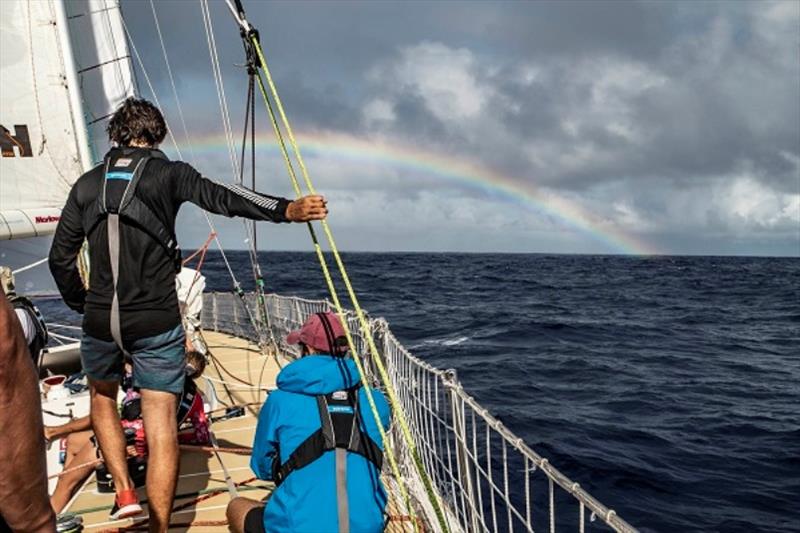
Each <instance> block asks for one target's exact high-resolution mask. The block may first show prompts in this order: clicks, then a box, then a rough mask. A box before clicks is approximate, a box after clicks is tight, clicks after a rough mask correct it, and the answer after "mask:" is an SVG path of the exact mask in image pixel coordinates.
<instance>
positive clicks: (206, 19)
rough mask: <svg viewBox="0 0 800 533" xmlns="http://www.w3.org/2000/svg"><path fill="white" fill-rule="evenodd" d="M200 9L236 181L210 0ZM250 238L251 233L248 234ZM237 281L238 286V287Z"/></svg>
mask: <svg viewBox="0 0 800 533" xmlns="http://www.w3.org/2000/svg"><path fill="white" fill-rule="evenodd" d="M200 11H201V13H202V15H203V27H204V29H205V32H206V42H207V43H208V53H209V56H210V58H211V71H212V74H213V76H214V84H215V86H216V89H217V99H218V101H219V106H220V113H221V115H222V128H223V131H224V132H225V140H226V142H227V145H228V156H229V157H230V160H231V169H232V170H233V179H234V182H235V181H236V176H237V175H238V174H239V171H238V165H237V160H236V149H235V147H234V141H233V133H232V130H231V124H230V115H229V114H228V104H227V98H226V97H225V85H224V83H223V80H222V71H221V69H220V67H219V55H218V54H217V44H216V40H215V39H214V28H213V25H212V23H211V12H210V11H209V9H208V2H207V1H206V0H200ZM244 225H245V229H246V228H247V224H246V222H245V223H244ZM247 236H248V238H249V237H250V235H249V234H248V235H247ZM238 286H239V285H238V282H237V287H238Z"/></svg>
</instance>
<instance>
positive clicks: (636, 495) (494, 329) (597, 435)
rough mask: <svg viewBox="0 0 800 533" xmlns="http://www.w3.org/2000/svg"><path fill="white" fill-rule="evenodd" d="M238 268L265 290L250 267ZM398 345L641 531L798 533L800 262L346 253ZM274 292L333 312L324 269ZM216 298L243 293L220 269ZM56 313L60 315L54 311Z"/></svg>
mask: <svg viewBox="0 0 800 533" xmlns="http://www.w3.org/2000/svg"><path fill="white" fill-rule="evenodd" d="M231 257H232V259H233V266H234V269H235V271H236V272H237V274H238V275H239V276H240V278H241V280H242V281H243V283H244V285H245V286H251V285H252V283H251V282H250V280H251V277H252V276H251V274H250V270H249V262H248V259H247V255H246V254H245V253H241V252H239V253H236V252H235V253H232V254H231ZM344 259H345V263H346V264H347V265H348V268H349V272H350V275H351V278H352V280H353V282H354V284H355V286H356V290H357V291H358V293H359V295H360V298H361V302H362V304H363V305H364V307H365V308H366V309H368V310H369V311H370V312H371V313H372V314H373V315H383V316H385V317H386V318H387V319H388V320H389V322H390V324H391V327H392V329H393V331H394V332H395V334H396V335H397V337H398V338H399V339H400V340H401V342H403V343H404V344H405V345H406V346H407V347H409V348H411V350H412V351H413V352H414V353H415V354H417V355H419V356H421V357H423V358H425V359H427V360H429V361H430V362H432V363H433V364H435V365H436V366H439V367H443V368H445V367H452V368H455V369H457V370H458V373H459V377H460V379H461V380H462V382H463V383H464V384H465V386H466V388H467V389H468V390H469V392H470V393H472V394H473V395H474V396H475V397H476V398H477V399H478V400H479V401H480V402H481V403H483V404H484V405H486V406H487V407H489V408H490V410H491V411H492V412H493V413H495V414H496V415H497V416H498V417H499V418H500V419H501V420H502V421H503V422H504V423H505V424H506V425H507V426H509V427H510V428H511V429H512V430H513V431H514V432H515V433H517V434H518V435H519V436H521V437H523V438H524V439H525V441H527V442H528V443H529V444H530V445H532V446H533V447H534V449H536V450H537V451H539V452H540V453H541V454H543V455H544V456H546V457H548V458H549V459H550V461H551V462H552V463H553V464H554V465H556V467H558V468H559V469H561V470H562V471H563V472H565V473H566V474H567V475H569V476H570V477H572V478H573V479H574V480H576V481H579V482H580V483H581V486H582V487H584V488H586V489H587V490H589V492H591V493H592V494H593V495H595V496H596V497H597V498H598V499H599V500H600V501H602V502H603V503H605V504H606V505H608V506H609V507H613V508H614V509H616V510H617V512H618V513H619V514H620V515H621V516H622V517H624V518H625V519H627V520H628V521H629V522H631V523H632V524H633V525H635V526H637V527H639V528H641V529H642V530H650V531H669V532H671V531H726V532H728V531H730V532H737V531H742V532H754V531H784V532H788V531H800V529H799V528H800V512H798V501H799V499H800V260H798V259H791V258H789V259H772V258H732V257H726V258H720V257H656V258H637V257H621V256H548V255H463V254H345V255H344ZM261 260H262V267H263V269H264V272H265V275H266V281H267V286H268V289H269V290H270V291H274V292H278V293H281V294H297V295H301V296H306V297H311V298H323V297H326V293H325V289H324V287H325V285H324V281H323V278H322V276H321V274H320V271H319V266H318V264H317V262H316V257H315V256H314V255H313V254H300V253H269V254H263V255H261ZM204 273H205V274H206V275H207V276H208V279H209V287H208V288H209V289H210V290H229V289H230V282H229V277H228V275H227V273H226V271H225V270H224V267H223V264H222V262H221V260H220V259H219V257H218V256H216V255H212V256H210V259H208V260H207V263H206V267H205V268H204ZM45 305H46V306H48V307H49V308H50V309H49V311H50V312H51V313H55V312H56V309H55V308H54V305H55V304H52V303H50V304H45Z"/></svg>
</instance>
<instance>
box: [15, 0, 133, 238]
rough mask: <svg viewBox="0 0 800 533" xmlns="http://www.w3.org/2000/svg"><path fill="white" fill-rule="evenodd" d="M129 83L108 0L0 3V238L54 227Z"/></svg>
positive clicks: (98, 150) (114, 5) (115, 14)
mask: <svg viewBox="0 0 800 533" xmlns="http://www.w3.org/2000/svg"><path fill="white" fill-rule="evenodd" d="M133 80H134V79H133V73H132V70H131V63H130V58H129V54H128V48H127V43H126V40H125V34H124V31H123V28H122V22H121V14H120V10H119V4H118V2H117V1H116V0H79V1H73V2H69V3H65V2H63V1H62V0H44V1H41V0H40V1H24V0H2V1H0V125H2V127H3V128H2V129H0V147H2V157H0V240H2V239H20V238H28V237H38V236H43V235H49V234H51V233H52V232H53V231H55V227H56V224H57V223H58V220H59V217H60V214H61V208H62V206H63V205H64V203H65V201H66V198H67V194H68V193H69V190H70V187H71V186H72V184H73V183H74V182H75V180H76V179H77V178H78V177H79V176H80V175H81V174H82V173H83V172H84V171H85V170H87V169H88V168H90V167H91V166H92V165H93V164H94V163H95V162H96V160H97V159H98V158H100V157H102V155H103V153H104V152H105V149H106V143H105V141H104V137H103V136H102V135H98V132H102V129H103V128H104V127H105V123H106V121H107V117H108V115H109V113H111V111H112V110H113V109H114V108H115V107H116V106H117V105H119V103H120V102H121V101H122V100H123V99H124V98H126V97H127V96H129V95H132V94H134V81H133Z"/></svg>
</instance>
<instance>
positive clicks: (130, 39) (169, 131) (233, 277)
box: [120, 17, 241, 290]
mask: <svg viewBox="0 0 800 533" xmlns="http://www.w3.org/2000/svg"><path fill="white" fill-rule="evenodd" d="M120 21H121V22H122V28H123V29H124V30H125V35H126V37H127V38H128V42H129V43H130V45H131V49H133V55H134V56H135V57H136V60H137V61H138V62H139V68H140V69H141V71H142V74H143V75H144V79H145V81H146V82H147V86H148V88H149V89H150V93H151V94H152V95H153V100H154V101H155V103H156V106H158V108H159V109H162V108H161V104H160V102H159V101H158V95H157V94H156V90H155V88H154V87H153V83H152V82H151V81H150V76H149V75H148V74H147V69H146V68H145V66H144V61H142V56H140V55H139V50H138V49H137V48H136V43H135V42H134V41H133V36H132V35H131V32H130V31H129V30H128V25H127V24H126V23H125V18H124V17H120ZM164 124H166V126H167V134H169V137H170V140H171V141H172V144H173V145H174V146H175V152H177V154H178V157H179V158H180V159H183V156H182V155H181V149H180V147H178V143H177V142H176V141H175V136H174V135H173V134H172V128H170V127H169V123H168V122H167V117H166V116H164ZM200 211H201V212H202V213H203V216H204V217H205V219H206V222H207V223H208V227H209V228H211V232H212V233H214V242H216V243H217V248H219V251H220V254H221V255H222V260H223V261H224V262H225V268H227V270H228V274H229V275H230V277H231V280H232V281H233V286H234V287H235V288H236V289H237V290H240V287H241V286H240V284H239V280H237V279H236V275H235V274H234V273H233V269H232V268H231V265H230V262H229V261H228V256H227V255H226V254H225V249H224V248H223V247H222V243H221V242H220V240H219V235H218V234H217V229H216V228H215V227H214V223H213V222H212V221H211V217H209V216H208V213H207V212H206V210H205V209H201V210H200Z"/></svg>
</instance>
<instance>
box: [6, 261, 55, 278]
mask: <svg viewBox="0 0 800 533" xmlns="http://www.w3.org/2000/svg"><path fill="white" fill-rule="evenodd" d="M47 259H48V258H47V257H45V258H44V259H39V260H38V261H35V262H33V263H31V264H30V265H25V266H23V267H19V268H18V269H16V270H13V271H11V273H12V274H14V275H15V276H16V275H17V274H19V273H20V272H25V271H26V270H30V269H32V268H36V267H37V266H39V265H41V264H42V263H46V262H47Z"/></svg>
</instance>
